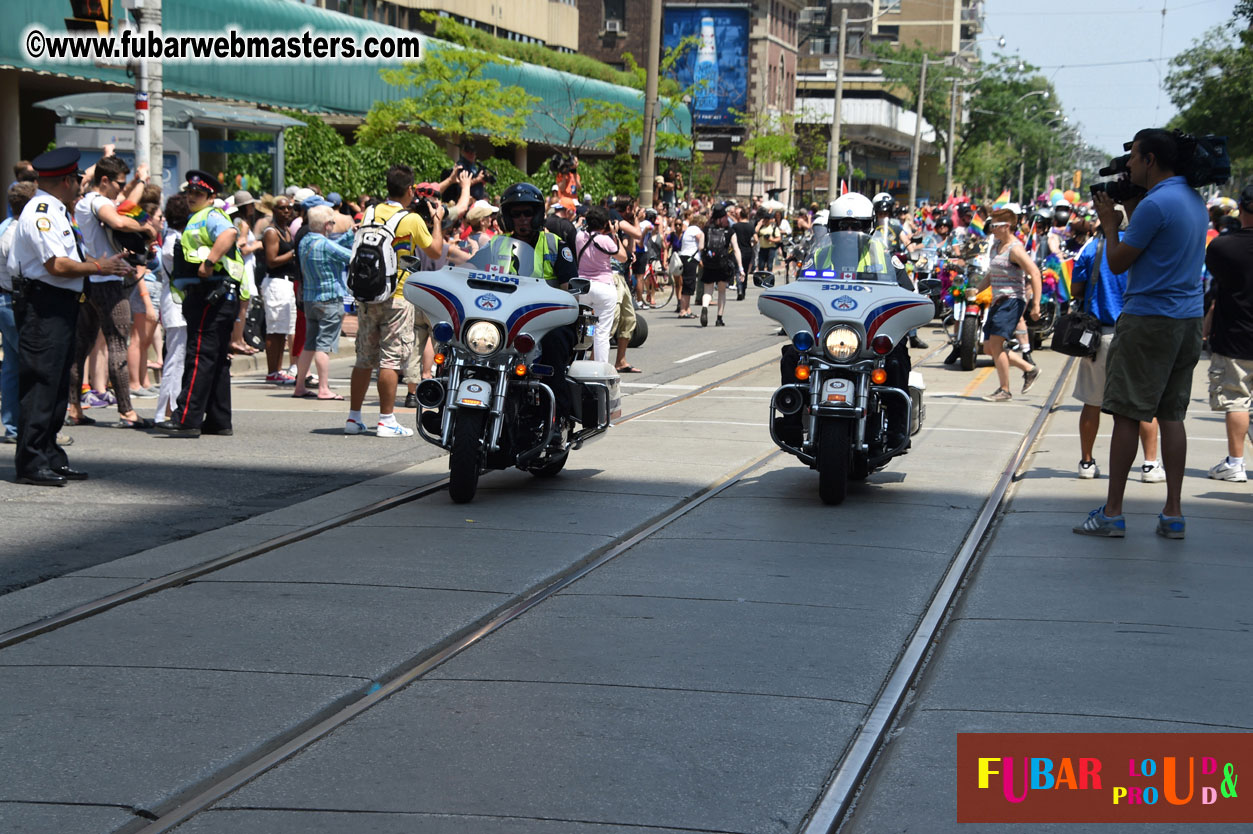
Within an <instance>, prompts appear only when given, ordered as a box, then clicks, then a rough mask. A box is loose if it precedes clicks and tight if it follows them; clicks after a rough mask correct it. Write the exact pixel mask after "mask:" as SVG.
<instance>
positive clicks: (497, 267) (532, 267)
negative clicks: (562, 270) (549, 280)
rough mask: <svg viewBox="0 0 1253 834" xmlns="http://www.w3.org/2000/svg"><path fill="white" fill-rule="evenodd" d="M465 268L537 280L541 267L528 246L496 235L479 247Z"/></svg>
mask: <svg viewBox="0 0 1253 834" xmlns="http://www.w3.org/2000/svg"><path fill="white" fill-rule="evenodd" d="M466 266H467V267H469V268H470V269H477V270H480V271H482V272H500V273H507V274H509V275H526V276H530V277H533V278H539V277H540V276H541V271H540V268H541V267H542V266H543V265H542V264H540V263H539V262H538V261H537V259H536V257H535V250H534V249H532V248H531V246H530V244H528V243H525V242H523V241H521V240H518V239H517V238H513V237H509V236H508V235H496V236H495V237H493V238H492V239H491V240H489V241H487V242H486V243H484V244H483V245H482V246H480V247H479V251H477V252H475V253H474V257H472V258H470V260H469V261H468V262H467V263H466Z"/></svg>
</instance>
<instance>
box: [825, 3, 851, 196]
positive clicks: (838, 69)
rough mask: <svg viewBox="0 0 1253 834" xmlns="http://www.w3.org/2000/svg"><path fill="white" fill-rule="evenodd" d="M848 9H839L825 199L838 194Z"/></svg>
mask: <svg viewBox="0 0 1253 834" xmlns="http://www.w3.org/2000/svg"><path fill="white" fill-rule="evenodd" d="M847 28H848V9H847V8H841V9H840V34H839V40H840V46H839V50H838V51H837V53H836V60H835V107H834V109H833V110H832V111H831V145H830V147H828V148H827V172H828V173H827V201H828V202H830V201H831V200H834V199H835V198H836V197H838V196H840V119H841V114H840V110H841V109H842V108H843V106H844V43H845V41H844V37H845V30H846V29H847Z"/></svg>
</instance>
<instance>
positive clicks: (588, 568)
mask: <svg viewBox="0 0 1253 834" xmlns="http://www.w3.org/2000/svg"><path fill="white" fill-rule="evenodd" d="M781 454H783V453H782V452H781V451H779V450H777V449H776V450H773V451H770V452H766V453H765V454H763V455H761V456H759V457H758V458H756V459H755V460H753V461H752V462H751V463H749V464H747V465H745V466H743V467H741V468H740V469H738V470H737V471H735V472H733V473H731V474H729V475H726V476H723V478H722V479H720V480H719V481H717V482H715V483H714V484H711V485H710V486H708V487H706V488H705V489H704V490H702V491H701V492H700V493H698V494H697V495H695V496H693V497H692V498H688V499H686V500H685V501H684V502H683V503H681V504H680V505H679V506H678V507H676V508H674V509H672V510H671V511H670V512H668V513H666V514H665V515H664V516H662V517H661V518H659V519H657V520H656V521H653V522H651V523H649V524H648V525H646V526H645V527H643V528H642V529H638V530H636V531H635V532H633V533H627V534H626V535H624V536H621V537H619V540H618V541H617V542H616V543H612V542H611V543H608V544H606V545H604V546H603V547H601V548H600V549H598V550H597V551H595V552H593V554H592V555H591V556H590V557H589V558H588V559H587V560H586V561H584V563H583V564H581V565H580V566H578V567H576V568H575V569H574V570H573V571H571V572H569V573H567V574H565V575H562V576H560V577H558V578H556V579H554V580H553V581H551V582H549V583H548V584H546V585H544V586H543V587H541V588H539V589H538V590H536V591H534V592H532V593H528V594H523V595H522V596H521V597H520V598H518V599H516V600H514V601H513V602H512V603H509V604H508V606H507V607H506V608H504V609H503V610H501V611H500V612H499V613H498V614H496V615H495V616H494V617H492V618H491V619H490V620H488V621H487V622H486V623H484V624H483V625H481V626H479V627H477V628H475V629H473V630H472V631H470V632H469V633H468V634H465V635H463V636H461V637H458V638H455V639H454V640H453V641H452V642H450V643H448V644H447V645H445V646H443V647H442V648H440V649H438V650H436V651H435V652H433V653H431V654H429V655H419V656H418V657H415V658H413V659H411V660H410V661H409V662H408V663H406V664H402V665H401V666H400V667H399V668H397V669H394V670H393V671H392V672H391V673H390V675H389V676H388V679H387V681H386V682H385V683H382V684H381V685H379V686H377V687H373V688H371V689H370V690H369V691H367V692H365V693H364V694H362V695H361V696H360V697H358V698H357V699H356V700H354V701H352V702H351V703H349V704H347V705H345V706H343V707H340V708H338V709H337V710H336V711H335V712H333V713H332V714H330V715H328V716H326V717H324V718H322V719H321V720H318V721H317V723H316V724H314V725H313V726H311V727H309V728H308V729H306V730H304V731H303V732H301V733H299V734H298V735H296V736H294V737H292V738H291V739H289V740H287V741H286V742H283V743H282V744H280V745H279V746H278V747H276V748H274V749H273V750H271V751H269V752H267V753H265V754H264V755H262V756H260V757H259V758H257V759H255V760H254V761H252V762H249V763H247V764H245V765H243V766H241V767H239V768H237V769H235V770H233V771H231V772H230V773H227V774H225V775H224V776H221V777H219V778H217V779H216V780H214V781H213V782H212V783H210V784H209V785H207V786H206V787H203V788H202V789H200V790H199V792H197V793H196V794H195V795H194V796H191V797H190V798H188V799H186V800H184V801H182V802H180V803H179V804H178V805H176V806H175V807H173V808H171V809H169V810H167V811H165V812H164V813H162V814H161V815H160V816H158V817H157V818H156V819H154V820H153V821H151V822H150V823H148V824H147V825H144V826H142V827H140V828H136V829H131V830H132V831H133V834H165V832H169V831H171V830H173V829H174V828H175V827H176V826H179V825H181V824H182V823H184V822H186V821H187V820H188V819H190V818H191V817H193V816H195V815H196V814H198V813H200V812H201V811H203V810H205V809H207V808H209V807H210V806H212V805H214V804H215V803H217V802H218V801H220V800H221V799H223V798H224V797H226V796H227V795H229V794H231V793H233V792H234V791H236V790H239V789H240V788H241V787H243V786H244V785H245V784H247V783H248V782H250V781H252V780H253V779H255V778H257V777H258V776H260V775H261V774H263V773H265V772H266V771H267V770H270V769H271V768H273V767H275V766H276V765H279V764H281V763H282V762H284V761H286V760H287V759H289V758H291V757H292V756H294V755H296V754H297V753H299V752H300V751H302V750H304V749H305V748H307V747H309V746H310V745H311V744H313V743H315V742H316V741H318V740H319V739H321V738H323V737H324V736H326V735H327V734H328V733H331V732H333V731H334V730H336V729H338V728H339V727H341V726H343V725H344V724H346V723H348V722H349V721H351V720H352V719H353V718H356V717H357V716H358V715H360V714H361V713H363V712H365V711H366V710H368V709H370V708H371V707H374V706H376V705H377V704H379V703H380V702H381V701H383V700H385V699H387V698H388V697H390V696H392V695H394V694H395V693H396V692H398V691H400V690H401V689H403V688H404V687H406V686H408V685H409V684H411V683H413V682H414V681H415V680H418V679H419V678H421V677H422V676H423V675H425V674H427V673H428V672H430V671H431V670H433V669H435V668H436V667H438V666H439V665H441V664H442V663H444V662H445V661H447V660H450V659H452V658H454V657H456V656H457V655H459V654H461V653H462V652H464V651H466V650H467V649H469V648H470V647H471V646H473V645H475V644H476V643H478V642H479V641H480V640H482V639H483V638H484V637H487V636H489V635H490V634H492V633H494V632H496V631H499V630H500V629H501V628H503V627H504V626H506V625H508V624H509V623H511V622H513V621H514V620H515V619H517V618H518V617H520V616H522V615H523V614H525V613H526V612H527V611H530V610H531V609H532V608H534V607H535V606H537V605H539V604H540V603H542V602H544V601H545V600H547V599H549V598H550V597H552V596H553V595H554V594H556V593H558V592H559V591H561V590H563V589H565V588H567V587H569V586H570V585H572V584H573V583H575V582H577V581H579V580H580V579H582V578H583V577H585V576H587V575H588V574H589V573H591V572H592V571H594V570H596V569H597V568H600V567H603V566H604V565H605V564H607V563H608V562H610V561H612V560H613V559H615V558H617V557H618V556H620V555H622V554H623V553H625V552H626V551H628V550H630V549H631V548H632V547H634V546H635V545H637V544H639V543H640V542H642V541H644V540H645V539H647V538H648V537H649V536H651V535H653V534H654V533H656V532H657V531H658V530H661V529H662V528H664V527H666V526H667V525H669V524H672V523H673V522H674V521H676V520H678V519H679V518H682V517H683V516H685V515H687V514H688V513H690V512H691V511H692V510H694V509H696V508H697V507H699V506H701V505H702V504H704V503H705V502H706V501H708V500H710V499H711V498H713V497H715V496H717V495H719V494H721V493H722V492H723V491H725V490H727V489H729V488H730V487H732V486H734V485H736V484H737V483H739V482H740V481H741V480H743V479H744V478H745V477H747V476H748V475H750V474H751V473H753V472H754V471H756V470H757V469H758V468H760V467H761V466H763V465H765V464H766V463H768V462H769V461H771V460H773V459H774V458H775V457H777V456H779V455H781Z"/></svg>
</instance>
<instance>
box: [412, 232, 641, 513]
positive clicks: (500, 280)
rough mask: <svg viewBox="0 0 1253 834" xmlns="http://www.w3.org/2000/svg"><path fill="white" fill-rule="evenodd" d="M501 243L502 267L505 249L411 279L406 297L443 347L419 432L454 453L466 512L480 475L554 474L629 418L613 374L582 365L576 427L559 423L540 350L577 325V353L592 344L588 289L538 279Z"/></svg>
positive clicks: (574, 377) (525, 254)
mask: <svg viewBox="0 0 1253 834" xmlns="http://www.w3.org/2000/svg"><path fill="white" fill-rule="evenodd" d="M498 243H503V245H505V246H508V247H511V249H512V252H511V253H508V252H507V253H506V256H505V257H504V258H503V259H502V257H501V246H500V245H497V246H495V247H492V248H490V249H489V248H488V247H485V248H484V249H483V250H481V251H480V252H479V253H478V254H477V255H476V256H475V257H474V258H472V259H471V260H470V261H469V262H468V263H466V264H464V265H462V266H452V265H448V266H445V267H444V268H443V269H440V270H438V271H434V272H411V273H410V275H409V277H408V279H407V280H406V281H405V290H404V295H405V298H406V299H408V300H409V301H410V302H412V303H413V304H414V305H415V306H416V307H417V308H418V309H420V310H421V311H422V312H423V313H425V314H426V316H427V318H429V319H430V320H431V322H432V328H431V337H432V339H433V340H434V342H435V345H436V347H435V362H436V376H435V378H433V379H426V380H423V381H422V382H421V383H420V384H419V385H418V390H417V398H418V403H419V404H420V405H421V409H419V415H418V424H417V430H418V434H419V435H421V437H422V439H423V440H426V441H427V442H429V443H433V444H435V445H436V446H439V447H440V448H443V449H447V450H448V452H449V457H448V475H449V482H448V493H449V495H450V496H451V497H452V500H453V501H455V502H457V503H459V504H463V503H466V502H468V501H470V500H471V499H473V498H474V493H475V491H476V490H477V488H478V480H479V475H480V474H482V473H483V472H486V471H489V470H494V469H508V468H509V467H511V466H516V467H518V468H519V469H522V470H524V471H526V472H530V473H532V474H534V475H537V476H540V477H551V476H553V475H556V474H557V473H558V472H560V471H561V469H562V468H563V467H564V466H565V464H566V460H567V458H568V457H569V454H570V451H571V450H572V449H578V448H579V447H581V446H582V445H583V443H584V442H586V441H587V440H589V439H591V438H593V437H595V436H597V435H599V434H601V433H603V432H604V431H605V430H607V429H608V428H609V426H610V422H611V421H612V420H614V419H616V418H618V417H619V416H621V412H622V400H621V395H620V393H619V387H618V373H617V371H616V370H615V369H614V367H613V365H611V364H609V363H607V362H593V361H590V360H576V361H575V362H573V364H572V365H571V366H570V368H569V369H568V370H567V374H566V382H567V385H568V386H569V390H570V399H571V402H572V405H573V414H572V417H573V420H574V425H567V424H564V422H563V421H561V420H559V419H558V418H557V417H556V398H555V397H554V394H553V390H552V388H551V387H550V385H549V384H548V381H547V380H548V378H549V377H551V376H552V374H553V368H552V367H551V366H548V365H544V364H542V363H541V362H542V357H541V356H539V343H540V340H541V339H542V338H543V337H544V335H545V334H547V333H548V332H549V331H551V330H553V329H554V328H557V327H564V326H567V325H570V324H576V323H577V324H579V326H580V338H581V339H583V340H584V343H582V344H580V345H579V348H580V349H584V348H586V346H587V345H588V344H590V341H588V334H587V333H586V331H587V329H588V316H587V315H586V314H585V313H586V311H583V310H581V308H580V305H579V302H578V300H577V299H576V298H575V297H574V294H575V293H585V292H587V289H588V287H587V284H588V282H587V280H586V279H581V278H576V279H573V280H572V281H571V282H570V290H569V291H567V290H562V289H558V288H555V287H552V286H550V285H549V284H548V283H547V282H546V281H543V280H541V279H539V278H533V277H530V276H531V275H532V274H533V270H532V265H533V264H534V262H535V250H534V249H532V248H531V247H530V246H529V245H527V244H526V243H524V242H522V241H519V240H510V239H508V238H502V239H501V242H498ZM502 260H504V261H505V262H507V263H508V266H505V267H502V266H501V265H500V264H501V261H502ZM415 266H416V260H415V259H410V258H402V259H401V268H402V269H411V268H414V267H415ZM591 320H592V321H594V319H591ZM537 360H540V361H537Z"/></svg>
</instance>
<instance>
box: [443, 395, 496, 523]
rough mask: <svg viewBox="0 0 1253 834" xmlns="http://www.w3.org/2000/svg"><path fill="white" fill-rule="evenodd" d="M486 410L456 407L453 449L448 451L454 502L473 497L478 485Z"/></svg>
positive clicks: (449, 490)
mask: <svg viewBox="0 0 1253 834" xmlns="http://www.w3.org/2000/svg"><path fill="white" fill-rule="evenodd" d="M486 426H487V412H486V411H482V410H480V409H477V408H462V409H458V411H457V422H456V424H455V425H454V426H453V429H452V450H451V452H450V453H449V455H448V495H449V497H450V498H452V500H453V503H455V504H466V503H468V502H470V501H471V500H473V499H474V493H475V492H476V491H477V490H478V487H479V461H480V460H481V459H482V447H483V429H484V428H485V427H486Z"/></svg>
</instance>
